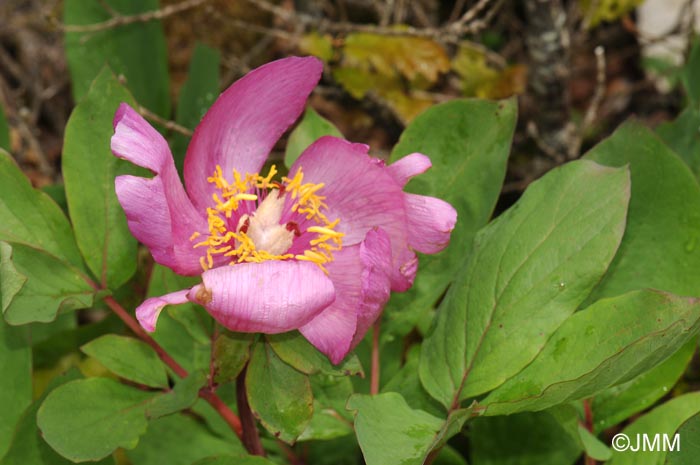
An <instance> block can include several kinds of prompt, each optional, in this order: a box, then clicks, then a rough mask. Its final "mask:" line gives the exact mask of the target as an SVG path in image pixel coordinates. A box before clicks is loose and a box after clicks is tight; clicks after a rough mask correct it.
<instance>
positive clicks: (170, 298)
mask: <svg viewBox="0 0 700 465" xmlns="http://www.w3.org/2000/svg"><path fill="white" fill-rule="evenodd" d="M189 292H190V290H189V289H184V290H182V291H177V292H172V293H170V294H166V295H163V296H160V297H151V298H150V299H146V300H145V301H144V302H143V303H142V304H141V305H139V306H138V307H137V308H136V319H137V320H139V323H141V326H143V329H145V330H146V331H148V332H151V333H152V332H153V331H155V330H156V321H157V320H158V316H159V315H160V312H161V310H163V307H165V306H166V305H177V304H184V303H186V302H187V301H188V300H187V294H188V293H189Z"/></svg>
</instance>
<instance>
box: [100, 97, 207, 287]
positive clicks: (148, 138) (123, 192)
mask: <svg viewBox="0 0 700 465" xmlns="http://www.w3.org/2000/svg"><path fill="white" fill-rule="evenodd" d="M112 152H113V153H114V155H116V156H117V157H119V158H123V159H125V160H128V161H130V162H131V163H134V164H136V165H138V166H142V167H144V168H147V169H149V170H151V171H152V172H153V173H155V175H156V176H154V177H153V178H152V179H146V178H140V177H136V176H118V177H117V179H116V181H115V188H116V193H117V198H118V199H119V203H120V204H121V206H122V208H123V209H124V212H125V213H126V219H127V222H128V224H129V229H130V230H131V233H132V234H133V235H134V237H136V238H137V239H138V240H139V241H140V242H142V243H143V244H144V245H146V247H148V248H149V249H150V251H151V253H152V254H153V258H154V259H155V260H156V261H157V262H158V263H160V264H162V265H165V266H167V267H169V268H172V269H173V270H174V271H175V272H177V273H180V274H186V275H196V274H199V273H200V272H201V267H200V265H199V257H200V256H201V255H202V250H201V249H194V248H193V247H192V244H193V243H192V242H191V241H190V239H189V238H190V236H191V235H192V233H194V232H195V231H201V232H206V231H207V230H208V226H207V222H206V220H205V219H204V218H203V217H202V216H200V215H199V214H198V212H197V210H195V208H194V206H193V205H192V203H191V202H190V199H189V198H188V197H187V194H186V193H185V190H184V188H183V187H182V183H181V182H180V178H179V177H178V174H177V170H176V169H175V164H174V162H173V158H172V155H171V154H170V149H169V148H168V144H167V143H166V142H165V139H163V136H161V135H160V134H159V133H158V131H156V130H155V129H153V127H151V125H150V124H148V123H147V122H146V120H144V119H143V118H142V117H141V115H139V114H138V113H136V111H134V109H133V108H131V107H130V106H129V105H127V104H125V103H122V104H121V105H120V106H119V109H118V110H117V113H116V115H115V116H114V135H113V136H112Z"/></svg>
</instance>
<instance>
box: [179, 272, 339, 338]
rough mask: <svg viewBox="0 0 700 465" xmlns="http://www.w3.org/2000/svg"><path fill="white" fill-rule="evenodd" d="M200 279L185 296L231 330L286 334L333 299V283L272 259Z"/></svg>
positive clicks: (326, 278) (306, 321)
mask: <svg viewBox="0 0 700 465" xmlns="http://www.w3.org/2000/svg"><path fill="white" fill-rule="evenodd" d="M202 281H203V283H202V284H199V285H197V286H195V287H193V288H192V289H191V291H190V293H189V295H188V298H189V299H190V300H191V301H192V302H195V303H198V304H200V305H202V306H204V308H206V309H207V311H208V312H209V313H210V314H211V315H212V316H213V317H214V318H215V319H216V320H217V321H218V322H219V323H221V324H222V325H224V326H225V327H227V328H228V329H230V330H232V331H239V332H246V333H255V332H260V333H267V334H274V333H283V332H286V331H291V330H293V329H297V328H299V327H300V326H303V325H304V324H306V323H308V322H309V321H310V320H311V319H312V318H314V317H315V316H316V315H318V314H319V313H320V312H321V311H322V310H323V309H324V308H326V307H328V306H329V305H330V304H332V303H333V301H334V300H335V289H334V287H333V283H332V282H331V280H330V279H329V278H328V276H326V274H325V273H324V272H323V270H321V269H320V268H319V267H318V266H317V265H315V264H313V263H310V262H297V261H276V260H272V261H266V262H262V263H240V264H237V265H235V266H221V267H219V268H214V269H212V270H208V271H205V272H204V273H203V274H202Z"/></svg>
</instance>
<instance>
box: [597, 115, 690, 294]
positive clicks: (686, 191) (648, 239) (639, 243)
mask: <svg viewBox="0 0 700 465" xmlns="http://www.w3.org/2000/svg"><path fill="white" fill-rule="evenodd" d="M586 158H587V159H590V160H594V161H595V162H597V163H601V164H604V165H607V166H626V165H629V170H630V176H631V179H632V196H631V199H630V206H629V214H628V217H627V229H626V230H625V235H624V237H623V239H622V243H621V244H620V250H619V251H618V253H617V255H616V256H615V260H613V262H612V264H611V265H610V269H609V270H608V273H607V274H606V275H605V277H604V278H603V280H602V281H601V283H600V285H599V286H598V287H597V288H596V290H595V292H594V294H593V295H592V296H591V297H590V298H589V299H588V302H589V303H590V302H593V301H595V300H596V299H599V298H601V297H612V296H615V295H620V294H622V293H624V292H627V291H630V290H634V289H643V288H653V289H661V290H664V291H668V292H672V293H674V294H678V295H694V296H700V280H698V279H697V278H696V273H697V270H698V269H700V213H699V212H700V186H698V183H697V182H696V181H695V180H694V179H693V175H692V174H691V172H690V171H689V170H688V168H687V167H686V166H684V165H683V162H682V161H681V160H680V159H679V158H678V157H677V156H676V154H674V153H673V151H672V150H670V149H669V148H668V147H667V146H666V145H664V143H663V142H662V141H661V140H660V139H658V138H657V137H656V136H655V135H654V134H653V133H652V132H651V131H649V130H648V129H647V128H645V127H643V126H641V125H640V124H638V123H635V122H630V123H627V124H624V125H623V126H622V127H621V128H620V129H618V130H617V131H616V132H615V133H614V134H613V135H612V136H611V137H609V138H608V139H606V140H604V141H603V142H601V143H600V144H598V145H597V146H596V147H594V148H593V149H592V150H591V151H590V152H589V153H587V154H586Z"/></svg>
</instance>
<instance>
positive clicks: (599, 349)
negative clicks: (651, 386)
mask: <svg viewBox="0 0 700 465" xmlns="http://www.w3.org/2000/svg"><path fill="white" fill-rule="evenodd" d="M640 315H644V318H640ZM611 329H615V330H614V331H612V330H611ZM698 330H700V303H698V301H697V299H692V298H685V297H676V296H673V295H670V294H666V293H663V292H660V291H650V290H644V291H633V292H630V293H628V294H624V295H622V296H618V297H612V298H608V299H602V300H599V301H597V302H596V303H594V304H593V305H591V306H590V307H588V308H587V309H585V310H582V311H580V312H578V313H576V314H574V315H573V316H571V317H570V318H569V319H568V320H566V321H565V322H564V324H563V325H561V327H559V329H558V330H557V331H556V332H555V333H554V334H553V335H552V337H551V338H549V340H548V341H547V344H546V345H545V346H544V348H543V349H542V352H541V353H540V354H539V356H538V357H537V358H536V359H535V360H534V361H533V362H532V363H531V364H530V365H528V366H527V367H526V368H525V369H524V370H522V371H521V372H520V373H519V374H517V375H516V376H514V377H513V378H511V379H509V380H508V381H506V382H505V384H503V385H502V386H500V387H499V388H498V389H496V390H494V391H493V392H491V393H490V394H489V395H488V396H487V397H486V398H485V399H484V400H483V401H481V402H480V404H481V405H482V406H483V408H484V409H485V413H486V414H487V415H508V414H511V413H514V412H521V411H533V410H543V409H546V408H549V407H551V406H554V405H558V404H561V403H564V402H568V401H571V400H576V399H582V398H585V397H588V396H591V395H593V394H595V393H597V392H599V391H601V390H603V389H605V388H607V387H609V386H613V385H615V384H619V383H622V382H625V381H627V380H630V379H632V378H633V377H635V376H637V375H639V374H640V373H642V372H644V371H646V370H649V369H650V368H652V367H653V366H655V365H657V364H658V363H659V362H661V361H663V360H664V359H666V358H667V357H669V356H670V355H671V354H673V353H674V352H676V351H677V350H678V349H679V348H680V347H681V346H682V345H684V344H685V343H686V342H688V341H689V340H690V339H691V338H693V337H695V335H696V334H697V332H698ZM581 354H585V356H583V357H582V356H581Z"/></svg>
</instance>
